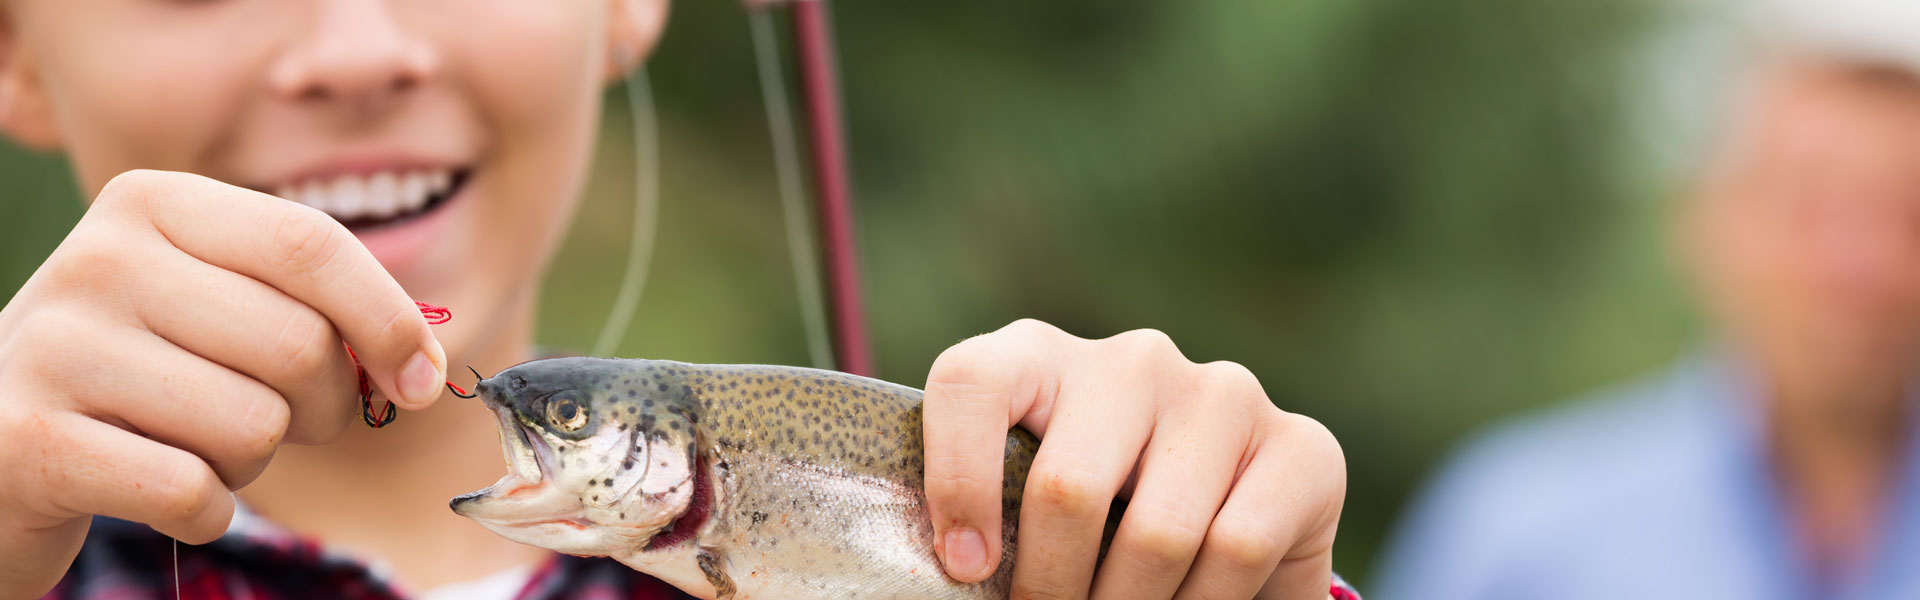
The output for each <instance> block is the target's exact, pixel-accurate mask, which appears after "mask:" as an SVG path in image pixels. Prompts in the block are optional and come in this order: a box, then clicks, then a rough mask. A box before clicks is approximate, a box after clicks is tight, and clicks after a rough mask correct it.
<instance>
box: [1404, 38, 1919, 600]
mask: <svg viewBox="0 0 1920 600" xmlns="http://www.w3.org/2000/svg"><path fill="white" fill-rule="evenodd" d="M1739 10H1741V11H1743V12H1742V13H1741V15H1742V16H1741V17H1740V21H1739V23H1740V24H1742V25H1743V26H1744V27H1746V29H1744V31H1746V32H1747V33H1746V35H1745V36H1744V37H1743V39H1744V40H1745V41H1744V43H1746V44H1749V45H1748V46H1747V50H1745V52H1746V53H1747V56H1746V58H1747V60H1746V61H1745V67H1746V68H1743V69H1741V70H1740V71H1739V72H1740V73H1743V74H1744V76H1743V77H1742V78H1741V79H1740V81H1738V82H1736V83H1735V84H1734V85H1732V86H1729V89H1731V90H1735V91H1736V92H1737V93H1735V94H1733V96H1734V97H1736V98H1739V99H1740V100H1739V102H1738V103H1736V104H1734V105H1733V106H1731V107H1730V109H1729V110H1726V111H1725V114H1726V115H1728V117H1729V118H1728V119H1727V123H1728V125H1727V126H1726V127H1725V129H1724V131H1722V132H1720V133H1719V134H1718V135H1717V136H1716V137H1717V139H1719V140H1720V141H1719V142H1718V145H1717V149H1716V151H1714V152H1713V153H1712V154H1711V156H1712V160H1711V161H1710V163H1708V164H1706V165H1705V166H1704V167H1703V168H1701V169H1700V172H1699V173H1698V174H1697V178H1696V179H1695V181H1696V183H1697V185H1694V186H1691V187H1690V188H1689V189H1690V190H1691V193H1690V197H1689V198H1687V200H1686V201H1685V203H1684V205H1683V206H1682V207H1681V209H1680V210H1679V211H1678V212H1679V218H1678V223H1677V226H1676V227H1675V228H1674V231H1675V238H1676V240H1677V242H1678V243H1677V244H1676V245H1677V247H1678V248H1679V250H1680V254H1682V255H1683V256H1684V257H1685V259H1686V263H1687V265H1688V267H1689V270H1690V272H1691V273H1692V275H1693V279H1694V281H1695V283H1696V284H1697V287H1698V289H1699V290H1700V292H1701V295H1702V296H1703V297H1704V299H1705V304H1706V306H1707V308H1708V309H1709V312H1710V313H1711V314H1712V315H1713V316H1714V317H1715V323H1716V324H1717V326H1718V327H1717V331H1718V332H1720V333H1719V335H1718V336H1716V339H1715V341H1714V342H1713V343H1711V344H1709V345H1708V349H1707V350H1705V351H1703V352H1701V353H1700V354H1699V355H1697V356H1693V357H1690V358H1688V359H1685V360H1683V361H1681V362H1680V364H1678V365H1677V366H1675V367H1673V368H1672V369H1671V370H1669V371H1667V372H1665V373H1661V374H1658V375H1655V376H1653V377H1652V378H1650V379H1648V380H1645V381H1641V382H1637V383H1634V384H1631V385H1628V386H1626V387H1624V388H1622V389H1619V390H1616V391H1613V392H1611V393H1607V394H1604V395H1602V396H1600V397H1598V398H1596V399H1593V400H1590V401H1587V402H1583V403H1581V404H1579V405H1577V406H1575V407H1572V408H1569V409H1562V410H1558V411H1556V412H1554V413H1553V414H1549V415H1546V416H1542V417H1536V418H1531V419H1526V420H1523V421H1521V422H1518V423H1515V424H1511V425H1507V426H1505V427H1502V428H1500V429H1498V430H1496V431H1494V432H1493V433H1491V434H1489V435H1487V436H1485V437H1483V438H1481V439H1479V440H1477V441H1475V442H1474V443H1472V444H1471V446H1470V447H1468V448H1467V449H1466V450H1465V451H1464V452H1462V453H1461V454H1460V456H1458V457H1456V458H1455V459H1454V461H1453V462H1452V463H1451V465H1450V466H1448V467H1446V468H1445V469H1444V471H1443V472H1442V473H1441V475H1439V476H1438V478H1437V480H1436V481H1435V482H1434V483H1432V484H1431V486H1430V488H1429V489H1428V491H1427V492H1426V493H1425V494H1424V495H1423V497H1422V498H1420V499H1419V500H1418V501H1417V502H1416V503H1415V504H1414V506H1413V508H1412V509H1411V511H1410V512H1409V513H1408V515H1409V516H1408V517H1407V518H1406V520H1405V522H1404V523H1403V527H1402V530H1401V531H1400V532H1399V533H1398V537H1397V539H1396V540H1395V541H1394V543H1393V544H1392V546H1391V548H1390V552H1389V555H1388V556H1387V558H1386V560H1385V562H1384V566H1382V567H1381V572H1382V573H1383V577H1384V581H1383V586H1382V588H1381V589H1380V590H1376V591H1378V592H1380V593H1381V594H1382V596H1381V597H1384V598H1388V599H1389V600H1393V599H1402V598H1404V599H1425V600H1470V599H1471V600H1495V599H1507V598H1512V599H1523V598H1524V599H1596V600H1599V599H1619V598H1643V597H1662V598H1728V599H1742V600H1769V599H1782V600H1785V599H1801V598H1842V599H1851V598H1859V599H1870V598H1872V599H1884V598H1920V568H1915V565H1916V564H1920V445H1916V443H1915V438H1916V436H1915V435H1914V434H1915V431H1916V424H1917V423H1920V410H1916V402H1920V387H1916V385H1915V384H1916V383H1920V4H1914V3H1911V2H1904V1H1898V0H1885V1H1881V0H1849V1H1842V2H1792V3H1776V4H1770V5H1769V4H1757V3H1750V4H1747V5H1745V6H1742V7H1739Z"/></svg>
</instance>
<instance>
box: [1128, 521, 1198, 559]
mask: <svg viewBox="0 0 1920 600" xmlns="http://www.w3.org/2000/svg"><path fill="white" fill-rule="evenodd" d="M1132 538H1133V543H1132V551H1131V552H1130V553H1129V554H1130V555H1131V556H1132V557H1133V560H1134V561H1135V562H1138V563H1140V566H1142V567H1144V568H1146V569H1148V570H1150V571H1154V572H1172V571H1178V570H1181V569H1183V568H1185V567H1186V565H1187V564H1188V563H1190V562H1192V561H1193V556H1194V554H1196V553H1198V552H1199V551H1200V544H1201V541H1202V540H1204V539H1206V532H1205V531H1202V530H1201V529H1199V528H1197V527H1194V526H1192V525H1191V524H1189V523H1188V522H1187V521H1186V520H1185V518H1184V515H1170V517H1169V518H1156V519H1154V520H1152V521H1150V522H1146V523H1142V524H1141V525H1139V526H1138V527H1137V528H1136V529H1135V530H1134V533H1133V536H1132Z"/></svg>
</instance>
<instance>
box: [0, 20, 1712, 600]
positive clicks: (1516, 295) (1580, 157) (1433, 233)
mask: <svg viewBox="0 0 1920 600" xmlns="http://www.w3.org/2000/svg"><path fill="white" fill-rule="evenodd" d="M1656 8H1657V7H1656V6H1655V5H1654V4H1653V3H1652V2H1651V0H1588V1H1585V2H1539V1H1537V0H1363V1H1339V2H1336V1H1331V0H1295V1H1285V2H1274V1H1250V0H1188V1H1183V2H1164V1H1148V0H1050V1H1048V2H1031V1H1027V0H974V1H972V2H963V3H946V4H942V3H925V2H877V1H870V0H842V1H840V2H838V3H836V5H835V9H834V10H835V19H836V24H837V28H838V34H839V41H840V44H841V53H842V57H841V58H842V69H843V74H844V77H845V83H846V87H847V90H846V93H847V97H848V106H847V108H848V111H849V114H850V118H851V128H852V131H851V133H852V136H853V151H854V154H855V171H856V173H855V174H856V179H857V200H858V202H859V206H858V216H857V218H858V226H859V229H860V236H861V243H862V244H863V245H864V247H863V260H864V264H865V266H866V268H867V276H868V279H867V282H866V286H867V291H868V294H869V295H870V296H869V303H870V305H871V307H872V317H871V318H872V326H873V329H874V334H875V343H876V347H877V351H878V354H879V358H878V362H879V367H880V370H881V374H882V375H883V376H884V377H885V378H887V379H891V380H894V381H899V382H903V383H909V384H916V385H917V384H918V383H920V382H922V381H924V377H925V373H926V369H927V367H928V365H929V364H930V363H931V362H932V360H933V358H934V357H935V356H936V355H937V354H938V353H939V352H940V351H941V350H943V349H945V348H946V347H947V346H949V345H951V344H953V343H955V342H958V341H959V340H961V339H964V338H966V337H968V336H972V335H975V334H979V333H984V332H987V331H990V330H993V329H996V328H998V327H1000V326H1002V325H1004V324H1006V323H1008V322H1010V321H1012V320H1014V319H1017V318H1021V317H1035V318H1039V319H1043V320H1046V321H1049V322H1052V323H1055V324H1057V325H1060V326H1061V327H1064V328H1066V329H1067V330H1069V331H1072V332H1074V333H1077V334H1079V335H1082V336H1088V337H1103V336H1107V335H1111V334H1114V333H1118V332H1120V331H1124V330H1127V329H1134V328H1142V327H1153V328H1159V329H1162V330H1165V331H1167V332H1168V333H1169V334H1171V335H1172V336H1173V338H1174V339H1175V340H1176V341H1177V342H1179V343H1180V345H1181V347H1182V348H1183V349H1184V350H1185V351H1186V352H1187V354H1188V356H1189V357H1191V358H1193V359H1195V360H1200V361H1206V360H1221V359H1227V360H1234V361H1238V362H1241V363H1244V364H1246V365H1247V366H1248V367H1250V368H1251V369H1252V370H1253V371H1254V372H1255V373H1257V374H1259V375H1260V377H1261V379H1262V381H1263V382H1264V383H1265V385H1266V387H1267V391H1268V393H1269V394H1270V395H1271V396H1272V397H1273V399H1274V401H1275V402H1276V403H1278V404H1279V405H1280V406H1281V407H1283V408H1285V409H1287V410H1290V411H1294V412H1300V413H1305V414H1308V415H1311V416H1313V417H1315V418H1318V419H1320V420H1321V421H1323V422H1325V423H1326V424H1327V425H1328V426H1329V427H1331V428H1332V429H1333V430H1334V432H1335V433H1337V434H1338V435H1339V436H1340V439H1341V442H1342V443H1343V445H1344V447H1345V449H1346V453H1347V458H1348V461H1349V477H1350V481H1351V484H1350V485H1351V487H1350V490H1349V493H1348V498H1347V506H1346V513H1345V518H1344V520H1343V522H1342V524H1341V535H1340V541H1339V546H1338V550H1337V553H1336V567H1337V569H1338V570H1339V571H1341V572H1342V573H1344V574H1346V575H1348V576H1349V578H1353V579H1356V580H1357V581H1358V582H1359V583H1361V584H1362V589H1365V584H1366V582H1367V581H1368V580H1369V579H1370V577H1369V567H1370V564H1371V562H1372V560H1373V558H1374V557H1375V554H1376V550H1377V548H1378V546H1379V544H1380V543H1381V541H1382V538H1383V537H1384V536H1385V534H1386V531H1387V529H1388V528H1389V527H1390V526H1391V525H1392V524H1393V523H1394V518H1395V516H1396V513H1397V511H1398V509H1400V508H1401V506H1402V504H1403V503H1404V502H1405V501H1406V500H1407V497H1408V495H1409V494H1410V493H1411V492H1412V491H1413V490H1414V489H1415V488H1416V486H1418V485H1419V484H1420V483H1421V482H1422V480H1423V478H1424V477H1425V474H1426V473H1427V472H1428V470H1429V469H1430V468H1432V467H1434V466H1435V465H1436V463H1437V462H1438V461H1439V460H1440V458H1442V457H1443V456H1444V455H1445V453H1446V451H1447V450H1449V449H1450V448H1452V447H1454V445H1455V444H1456V443H1458V442H1459V441H1460V440H1462V439H1463V437H1464V436H1466V435H1467V434H1468V433H1470V432H1472V431H1474V430H1476V429H1477V428H1479V427H1481V426H1484V425H1485V424H1487V423H1489V422H1490V421H1492V420H1495V419H1498V418H1500V417H1503V416H1507V415H1512V414H1516V413H1523V412H1528V411H1533V410H1536V409H1539V408H1540V407H1543V406H1546V405H1549V404H1553V403H1556V402H1560V401H1563V400H1565V399H1567V398H1569V397H1571V396H1573V395H1575V394H1578V393H1581V392H1584V391H1588V390H1592V389H1594V388H1595V387H1597V386H1601V385H1604V384H1607V383H1609V382H1612V381H1617V380H1620V379H1622V378H1626V377H1629V376H1632V375H1634V374H1636V373H1641V372H1646V371H1649V370H1652V369H1655V368H1657V367H1660V366H1662V365H1664V364H1666V363H1668V362H1670V361H1671V360H1673V359H1674V357H1676V356H1677V355H1679V354H1681V353H1683V352H1685V351H1687V350H1689V349H1690V347H1691V346H1692V345H1694V344H1695V343H1697V338H1698V336H1699V335H1700V334H1699V331H1698V329H1699V325H1698V321H1699V317H1697V316H1696V314H1695V313H1694V312H1693V311H1692V310H1690V309H1689V308H1687V305H1688V303H1687V301H1686V299H1685V294H1686V291H1685V290H1684V289H1682V286H1681V285H1680V284H1679V283H1678V280H1677V278H1676V277H1675V276H1674V273H1673V267H1672V261H1671V260H1670V259H1669V258H1668V255H1669V252H1668V249H1667V246H1668V243H1667V239H1666V236H1667V232H1666V230H1665V226H1664V225H1663V223H1664V221H1665V214H1666V212H1667V211H1668V210H1669V209H1670V207H1669V204H1670V202H1671V200H1670V199H1671V198H1672V197H1673V196H1674V195H1675V191H1676V188H1675V186H1674V185H1673V183H1674V182H1672V181H1669V180H1667V179H1666V178H1665V177H1664V176H1663V175H1664V174H1666V173H1669V172H1670V171H1671V166H1672V165H1671V164H1666V163H1667V162H1668V161H1667V160H1666V159H1668V158H1671V155H1672V152H1671V146H1672V140H1671V139H1669V138H1668V137H1667V136H1664V135H1661V133H1662V132H1660V131H1657V130H1653V129H1651V128H1649V127H1647V126H1646V124H1645V123H1646V121H1645V119H1642V118H1641V117H1642V116H1643V115H1642V114H1641V113H1642V112H1644V109H1645V108H1646V106H1647V102H1646V98H1647V96H1648V93H1647V92H1648V90H1647V88H1648V78H1647V75H1646V71H1647V69H1645V67H1646V66H1647V64H1646V63H1647V57H1648V54H1649V53H1648V51H1647V48H1648V46H1649V44H1650V43H1651V37H1652V36H1651V34H1650V32H1652V31H1654V30H1655V29H1656V28H1657V26H1658V25H1659V23H1660V22H1661V20H1662V18H1663V16H1662V14H1661V13H1660V12H1659V11H1657V10H1656ZM674 11H675V14H674V15H673V17H672V24H671V25H670V26H669V28H668V33H667V36H666V38H665V40H664V42H663V45H662V47H661V48H660V50H659V52H658V54H657V55H656V56H655V58H654V59H653V60H652V62H651V64H650V66H651V70H652V74H653V82H654V85H655V88H656V90H657V94H658V95H659V102H660V115H661V120H662V123H663V125H662V126H663V132H662V148H663V155H664V159H663V160H664V164H663V171H664V182H663V185H664V189H665V196H664V197H665V203H664V205H663V208H662V209H661V212H660V223H659V231H660V237H659V243H660V246H659V249H658V251H657V253H656V254H655V258H654V263H653V276H652V278H651V280H650V281H649V282H648V286H647V288H646V295H645V297H644V298H643V299H642V300H641V308H640V311H641V314H640V315H639V316H638V317H637V318H636V320H635V321H634V324H633V327H632V330H631V332H630V334H629V335H628V337H627V338H626V339H627V341H626V343H625V345H624V346H623V347H622V349H621V354H623V355H628V356H647V357H663V358H674V359H681V360H689V361H725V362H772V363H788V364H806V362H807V356H806V345H805V343H804V340H803V338H802V332H801V324H800V323H801V322H800V315H799V309H798V304H797V300H796V298H795V292H794V286H793V282H792V274H791V273H790V272H789V270H788V264H789V263H788V257H787V256H786V241H785V239H784V238H783V237H782V225H781V221H780V214H779V212H778V200H777V197H776V195H775V191H776V190H775V185H774V179H773V166H772V155H771V152H770V149H769V146H768V139H767V133H766V122H765V119H764V116H763V113H762V108H761V106H760V104H759V102H760V101H759V98H760V92H759V90H758V88H757V84H756V79H755V74H754V66H753V62H752V48H751V46H750V44H749V39H748V30H747V24H746V21H745V20H744V18H743V16H742V14H741V12H740V10H739V9H738V7H737V6H736V5H735V4H734V3H729V2H682V3H677V4H676V5H675V6H674ZM608 101H609V102H608V106H609V107H610V109H611V110H609V111H608V114H607V116H606V121H605V128H604V135H603V136H602V140H601V153H600V156H599V158H598V162H597V164H596V168H595V176H594V180H593V182H592V183H591V185H590V189H589V198H588V199H587V202H586V205H585V208H584V210H583V211H582V213H581V215H580V217H579V219H578V222H577V224H576V226H575V235H574V236H573V237H572V238H571V239H570V241H569V243H568V246H567V248H566V249H565V250H564V251H563V253H562V255H561V256H560V258H559V260H558V264H557V265H556V267H555V269H554V270H553V271H552V273H551V275H550V278H549V283H548V285H547V287H546V289H545V290H544V299H545V300H544V304H543V319H544V320H543V330H542V334H541V338H542V339H543V341H545V342H546V343H548V344H551V345H553V346H556V347H561V348H585V347H588V346H590V345H591V344H592V342H593V340H594V339H595V336H596V335H597V334H598V332H599V329H600V328H601V326H602V324H603V323H604V321H605V317H606V310H607V307H608V306H609V305H610V304H611V302H612V298H613V295H614V290H615V288H616V286H617V285H618V283H619V282H618V278H619V276H620V269H621V261H622V259H623V258H624V256H625V251H626V250H625V249H626V244H627V238H628V236H629V235H630V233H631V232H629V231H628V230H627V223H628V222H629V221H628V219H629V218H630V215H631V212H630V211H631V210H632V207H631V197H632V189H633V181H632V179H631V177H632V171H631V167H630V165H631V164H632V157H631V155H630V148H631V143H630V140H629V139H628V138H627V137H626V136H627V135H628V134H627V133H626V132H628V131H629V121H628V116H627V115H626V114H625V112H624V110H622V109H623V107H624V106H625V102H624V98H622V97H621V96H620V92H619V91H618V90H614V91H611V92H610V93H609V96H608ZM0 190H4V192H0V194H4V195H5V197H6V198H5V201H0V290H6V291H7V293H8V294H9V295H11V293H12V290H14V289H17V288H18V286H19V284H20V283H21V282H23V281H24V280H25V279H26V278H27V277H28V276H29V275H30V274H31V273H32V271H33V269H34V268H35V267H36V266H37V265H38V264H39V263H40V262H41V261H42V260H44V258H45V256H46V254H47V253H48V252H49V251H50V250H51V249H52V248H53V247H54V246H55V245H57V244H58V243H59V241H60V239H61V237H62V236H63V235H64V234H65V232H66V231H67V230H68V229H69V228H70V227H71V226H72V224H73V222H74V221H75V220H76V219H77V218H78V217H79V215H80V213H81V212H82V210H83V207H84V206H83V204H82V201H81V199H80V198H79V197H78V195H77V194H76V192H75V191H74V189H73V184H72V182H71V179H70V175H69V174H68V173H67V172H66V170H65V165H64V163H63V162H62V161H61V160H59V159H58V158H57V157H50V156H43V155H36V154H31V153H27V152H24V151H21V150H19V149H16V148H13V147H0ZM455 310H456V311H457V310H458V307H455Z"/></svg>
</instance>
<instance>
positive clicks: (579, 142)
mask: <svg viewBox="0 0 1920 600" xmlns="http://www.w3.org/2000/svg"><path fill="white" fill-rule="evenodd" d="M444 1H445V2H452V1H453V0H444ZM437 3H438V2H429V3H423V4H437ZM461 5H464V6H466V7H467V8H466V10H468V11H470V12H473V13H484V14H485V15H486V17H485V18H484V19H476V20H473V21H461V22H459V23H458V27H459V30H458V31H457V32H452V31H450V32H449V34H448V37H446V38H444V39H447V40H448V42H447V43H448V47H447V51H446V54H447V56H448V57H449V61H450V64H449V65H448V67H449V68H450V69H455V70H457V76H456V77H453V78H452V80H454V81H457V82H459V83H458V85H460V86H462V88H463V89H462V90H461V91H462V92H463V93H465V94H467V95H468V96H469V97H470V98H471V99H472V102H473V103H474V104H475V106H476V107H477V112H478V113H479V115H480V118H481V119H482V121H483V124H482V125H483V127H485V128H486V129H487V130H488V131H489V134H490V137H491V142H492V143H490V144H489V155H488V156H487V157H485V165H484V168H485V169H486V170H487V172H486V173H485V177H486V178H487V182H486V185H487V186H488V189H487V190H486V191H485V195H486V196H487V197H486V199H485V201H484V202H482V203H480V205H479V206H476V207H475V210H476V211H477V213H478V214H477V215H476V222H475V223H474V225H475V226H476V228H477V229H478V232H477V233H478V234H479V235H478V236H477V239H478V240H483V241H484V243H483V244H482V245H481V246H479V247H476V248H475V249H474V250H475V252H478V253H480V254H481V256H478V257H475V258H479V259H480V260H481V261H484V264H489V265H493V266H495V267H496V268H493V269H489V271H492V273H494V274H495V275H494V276H496V277H498V278H500V280H499V281H496V282H495V283H496V284H497V285H498V286H500V287H498V288H497V289H496V291H497V292H498V293H503V294H517V293H522V292H524V291H525V290H527V289H530V288H531V287H532V286H533V285H534V284H535V283H536V282H537V280H538V276H539V274H540V272H541V271H542V270H543V269H544V267H545V265H546V264H547V261H548V260H549V259H550V257H551V256H552V254H553V252H554V250H555V248H556V247H557V246H558V242H559V239H560V237H561V235H562V234H563V232H564V231H565V230H566V226H567V224H568V223H569V221H570V218H571V216H572V214H573V211H574V209H575V207H576V205H577V203H578V201H579V196H580V193H581V191H582V187H583V182H584V180H585V175H586V170H587V167H588V166H589V164H590V163H591V160H590V159H591V153H592V149H593V141H594V136H595V133H596V131H597V125H598V123H599V110H600V88H601V85H602V82H601V79H600V77H599V73H600V60H601V52H602V51H603V50H602V49H603V44H604V42H603V39H604V26H603V25H601V24H600V23H602V22H603V21H602V19H603V17H602V16H601V15H600V13H599V10H600V8H599V6H600V3H589V2H578V1H572V2H525V1H521V0H486V1H485V2H483V3H482V4H481V5H480V6H473V5H471V4H463V3H458V2H454V3H453V5H450V6H453V7H452V8H446V10H460V9H459V8H458V6H461ZM502 40H511V41H512V43H502ZM455 61H457V62H455Z"/></svg>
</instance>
